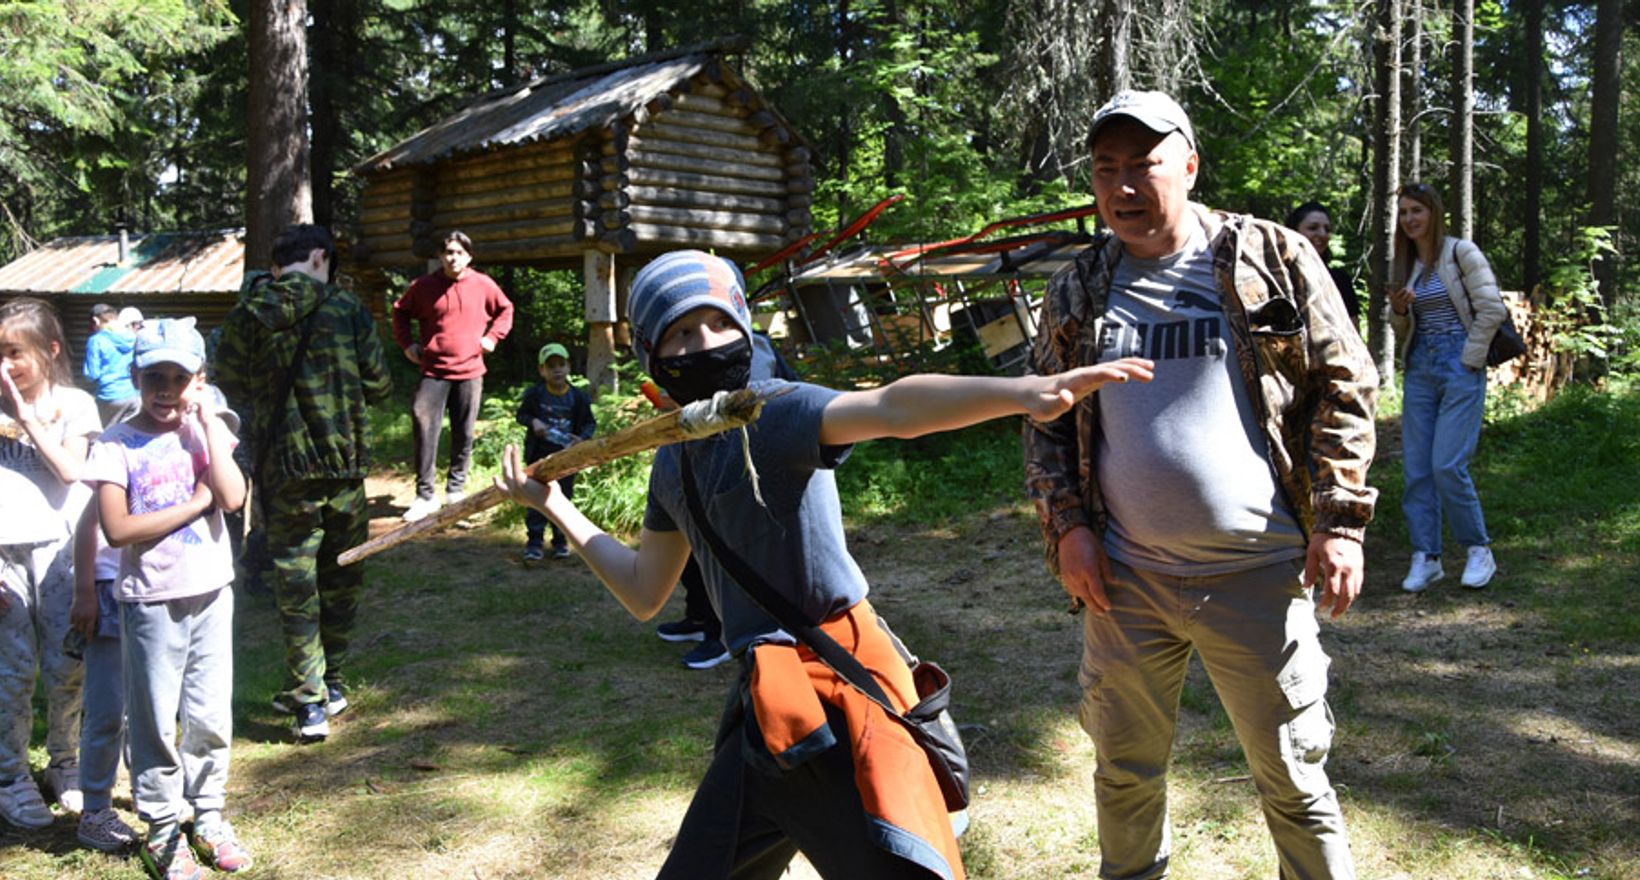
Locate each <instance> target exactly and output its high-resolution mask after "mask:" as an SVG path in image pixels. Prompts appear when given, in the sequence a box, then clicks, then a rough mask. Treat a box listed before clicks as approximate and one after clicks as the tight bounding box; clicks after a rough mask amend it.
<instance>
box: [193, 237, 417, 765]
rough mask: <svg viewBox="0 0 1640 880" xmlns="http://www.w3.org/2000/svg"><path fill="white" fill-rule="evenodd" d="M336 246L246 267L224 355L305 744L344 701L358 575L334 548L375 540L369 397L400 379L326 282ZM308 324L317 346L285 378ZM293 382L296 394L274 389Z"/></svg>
mask: <svg viewBox="0 0 1640 880" xmlns="http://www.w3.org/2000/svg"><path fill="white" fill-rule="evenodd" d="M334 253H335V250H334V246H333V245H332V242H331V238H330V233H329V232H327V231H326V230H325V229H324V228H323V227H319V226H312V225H305V224H304V225H296V226H291V227H290V228H288V229H286V230H285V231H284V232H283V233H281V234H280V236H279V238H278V240H277V241H275V243H274V249H273V260H274V265H275V266H277V267H278V268H277V269H275V270H274V271H273V272H272V273H254V274H253V275H252V276H250V277H249V278H247V281H246V287H247V289H246V292H245V294H244V295H243V296H242V297H241V298H240V301H239V304H238V305H236V306H235V307H234V309H233V311H231V312H230V313H229V314H228V318H227V321H226V323H225V324H224V326H223V331H222V342H221V346H220V348H219V349H218V353H217V382H218V384H219V385H220V386H221V387H222V390H223V391H224V392H226V393H227V395H228V397H229V399H230V400H231V401H233V403H234V404H235V405H237V406H242V407H246V408H248V409H249V411H250V413H249V414H250V418H249V420H248V422H247V424H248V425H249V429H248V430H247V431H246V432H245V437H246V439H247V440H248V442H249V444H250V446H251V458H252V461H255V462H258V463H259V465H258V467H257V472H256V473H254V474H253V475H252V476H253V477H255V479H256V491H257V493H258V494H259V495H260V496H261V498H262V508H261V509H262V513H263V516H264V518H265V526H266V533H267V543H268V550H269V554H270V555H271V557H272V560H273V572H274V578H273V590H274V597H275V601H276V602H277V603H278V606H279V616H280V619H281V622H282V624H283V627H284V634H285V658H286V665H287V668H288V670H289V673H290V675H289V679H288V681H287V687H286V689H285V690H284V691H281V692H280V693H279V694H278V695H276V696H275V697H274V700H273V704H274V708H275V709H277V710H279V711H281V712H288V713H291V714H293V715H295V716H296V718H295V723H294V727H295V730H296V736H297V739H298V740H300V741H302V742H316V741H319V740H322V739H324V738H325V737H326V736H328V735H329V733H330V725H329V722H328V718H329V717H331V716H335V715H337V714H340V713H341V712H342V711H343V710H344V709H346V708H347V697H346V695H345V694H344V692H343V690H342V683H341V670H342V665H343V663H344V662H345V660H346V656H347V648H348V642H349V640H350V637H351V635H352V632H353V623H354V616H355V611H356V609H357V607H358V593H359V588H360V585H361V582H362V578H361V574H360V571H359V569H358V568H351V567H346V568H344V567H342V566H340V565H338V564H337V562H336V557H337V556H338V555H339V554H340V553H341V552H342V551H343V550H345V549H347V548H348V547H352V546H354V545H356V544H359V543H362V542H363V541H364V540H365V538H366V535H367V526H368V521H367V519H366V516H365V492H364V478H365V474H366V472H367V471H368V470H369V467H370V444H371V436H370V418H369V412H368V409H367V407H366V404H367V403H368V402H375V401H380V400H384V399H386V398H387V396H388V394H389V392H391V390H392V379H391V377H390V376H389V375H388V372H387V362H386V359H385V357H384V356H383V353H382V351H383V349H382V343H381V338H380V337H379V336H378V335H377V333H376V324H375V322H374V321H373V320H372V319H371V317H370V312H369V311H368V310H367V309H366V308H365V306H364V304H363V303H361V302H360V301H359V299H358V297H356V296H354V295H353V294H352V293H350V292H348V291H347V290H344V289H342V288H340V287H337V286H336V285H334V284H330V283H329V278H330V271H331V268H332V261H333V260H334ZM304 333H306V334H308V345H307V349H306V351H305V352H303V353H302V358H301V363H300V364H297V365H296V367H295V374H294V377H293V378H288V377H291V372H290V371H291V363H292V361H293V360H295V357H296V354H297V348H298V347H299V344H300V340H301V339H302V336H303V334H304ZM287 382H288V385H289V388H290V391H289V393H288V394H285V395H284V397H283V400H280V399H277V398H279V397H280V395H281V394H283V392H284V389H285V387H286V384H287Z"/></svg>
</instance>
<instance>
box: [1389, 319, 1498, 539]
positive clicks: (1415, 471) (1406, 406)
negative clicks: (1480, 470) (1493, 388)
mask: <svg viewBox="0 0 1640 880" xmlns="http://www.w3.org/2000/svg"><path fill="white" fill-rule="evenodd" d="M1464 340H1465V336H1464V334H1462V333H1447V334H1442V335H1439V336H1423V335H1417V336H1414V337H1412V345H1411V347H1410V348H1409V349H1408V351H1407V359H1406V370H1405V375H1404V376H1403V377H1402V380H1401V381H1402V385H1401V398H1402V407H1401V443H1402V446H1403V447H1404V449H1405V458H1404V460H1403V463H1404V468H1403V470H1404V475H1405V479H1406V494H1405V495H1404V496H1403V497H1402V499H1401V510H1402V512H1404V513H1405V514H1406V518H1407V532H1408V536H1409V537H1410V538H1411V539H1412V549H1414V550H1417V551H1419V552H1421V553H1428V554H1430V555H1432V556H1439V555H1440V553H1441V515H1442V513H1443V512H1444V513H1445V515H1446V517H1447V519H1448V520H1450V521H1451V523H1452V536H1453V537H1454V538H1457V539H1458V541H1459V543H1461V544H1463V545H1464V546H1465V547H1484V546H1486V545H1488V544H1490V543H1492V541H1491V539H1490V538H1488V537H1487V536H1486V518H1485V517H1484V516H1482V515H1481V499H1480V496H1478V495H1477V494H1475V483H1474V481H1473V480H1471V479H1470V478H1469V460H1470V459H1471V458H1473V457H1474V455H1475V444H1476V442H1477V441H1479V440H1480V436H1481V416H1482V415H1483V414H1484V412H1485V410H1486V371H1485V370H1471V369H1469V368H1468V367H1466V366H1464V365H1463V363H1462V362H1461V361H1460V360H1459V356H1460V355H1461V354H1462V353H1463V347H1464Z"/></svg>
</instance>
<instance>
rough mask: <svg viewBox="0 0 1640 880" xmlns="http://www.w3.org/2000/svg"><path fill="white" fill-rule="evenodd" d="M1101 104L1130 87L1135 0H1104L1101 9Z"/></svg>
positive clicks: (1099, 98)
mask: <svg viewBox="0 0 1640 880" xmlns="http://www.w3.org/2000/svg"><path fill="white" fill-rule="evenodd" d="M1099 36H1100V40H1099V59H1100V64H1099V86H1100V89H1099V91H1100V94H1099V95H1098V100H1099V103H1101V104H1103V103H1104V102H1106V101H1108V100H1110V98H1111V96H1112V95H1115V94H1116V93H1117V92H1120V91H1122V90H1123V89H1126V88H1130V87H1131V85H1132V82H1133V70H1132V68H1131V66H1130V65H1129V61H1128V59H1129V57H1130V55H1131V54H1132V49H1133V0H1104V2H1103V3H1102V4H1101V8H1100V10H1099Z"/></svg>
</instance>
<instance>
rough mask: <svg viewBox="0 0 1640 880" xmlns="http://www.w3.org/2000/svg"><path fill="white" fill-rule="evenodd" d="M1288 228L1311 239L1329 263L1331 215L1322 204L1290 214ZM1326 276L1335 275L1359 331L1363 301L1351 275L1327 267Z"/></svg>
mask: <svg viewBox="0 0 1640 880" xmlns="http://www.w3.org/2000/svg"><path fill="white" fill-rule="evenodd" d="M1287 228H1288V229H1293V230H1297V232H1298V234H1299V235H1302V236H1304V237H1305V238H1307V239H1309V240H1310V244H1312V245H1315V252H1316V253H1318V254H1320V255H1321V262H1323V263H1329V264H1330V262H1331V261H1330V260H1328V253H1327V246H1328V244H1330V243H1331V242H1332V214H1331V213H1329V212H1328V211H1327V209H1326V207H1325V206H1323V205H1322V204H1321V203H1320V202H1305V203H1304V204H1302V205H1299V206H1298V207H1296V208H1294V209H1293V210H1292V213H1290V214H1288V215H1287ZM1327 274H1329V275H1331V276H1332V280H1333V286H1334V287H1337V288H1338V295H1339V296H1341V297H1343V298H1344V308H1345V309H1346V310H1348V311H1349V313H1350V320H1351V321H1353V322H1355V324H1356V329H1357V330H1360V329H1361V327H1360V324H1361V301H1360V300H1359V299H1358V298H1357V297H1356V295H1355V285H1354V283H1353V282H1352V281H1351V280H1350V273H1349V272H1346V271H1345V270H1343V269H1340V268H1337V267H1335V266H1332V265H1328V266H1327Z"/></svg>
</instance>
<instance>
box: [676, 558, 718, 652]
mask: <svg viewBox="0 0 1640 880" xmlns="http://www.w3.org/2000/svg"><path fill="white" fill-rule="evenodd" d="M678 581H679V582H680V583H682V584H683V616H684V617H687V618H689V619H690V620H693V621H694V622H696V623H698V624H700V625H701V626H703V627H705V632H706V641H708V642H716V641H719V640H720V639H721V638H722V637H723V622H722V621H720V620H718V616H717V612H716V611H714V610H712V600H711V599H710V598H708V597H707V595H706V579H705V578H704V577H703V576H702V575H701V573H700V563H698V562H696V561H695V557H693V556H691V557H689V563H688V564H687V565H685V566H684V567H683V575H682V576H680V577H679V578H678Z"/></svg>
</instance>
